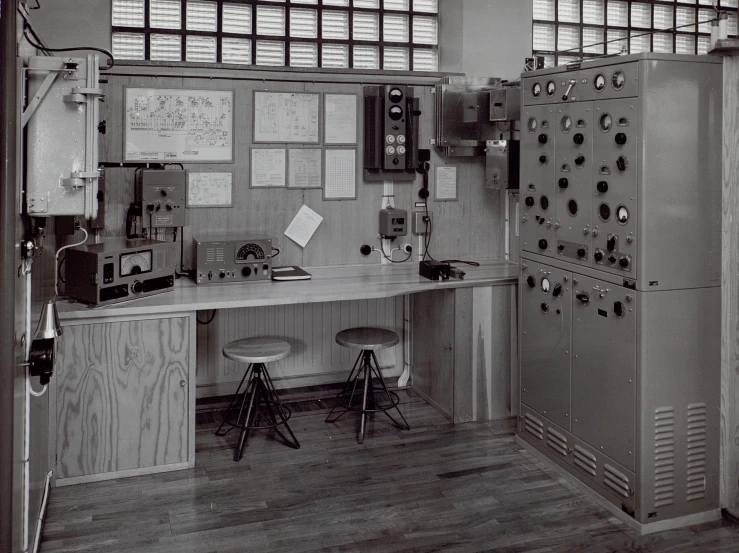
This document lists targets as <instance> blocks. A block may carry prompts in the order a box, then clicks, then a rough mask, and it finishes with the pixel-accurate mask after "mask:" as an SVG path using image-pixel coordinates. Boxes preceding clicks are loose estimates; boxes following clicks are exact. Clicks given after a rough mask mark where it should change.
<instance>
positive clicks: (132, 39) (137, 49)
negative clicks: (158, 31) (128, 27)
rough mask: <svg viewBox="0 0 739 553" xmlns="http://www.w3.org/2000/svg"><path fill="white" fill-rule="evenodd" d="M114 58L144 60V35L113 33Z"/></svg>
mask: <svg viewBox="0 0 739 553" xmlns="http://www.w3.org/2000/svg"><path fill="white" fill-rule="evenodd" d="M112 39H113V57H115V58H120V59H126V60H143V59H144V35H141V34H138V33H113V36H112Z"/></svg>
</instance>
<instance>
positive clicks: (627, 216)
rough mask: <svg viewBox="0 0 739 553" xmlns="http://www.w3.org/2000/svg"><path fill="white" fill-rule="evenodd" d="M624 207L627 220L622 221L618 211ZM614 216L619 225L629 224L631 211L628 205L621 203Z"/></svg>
mask: <svg viewBox="0 0 739 553" xmlns="http://www.w3.org/2000/svg"><path fill="white" fill-rule="evenodd" d="M622 209H623V210H625V211H626V220H625V221H623V222H622V221H621V219H620V218H619V216H618V212H619V211H621V210H622ZM614 218H615V219H616V222H617V223H618V224H619V225H621V226H624V225H627V224H629V220H630V219H631V212H630V211H629V208H628V207H626V206H625V205H623V204H621V205H619V206H618V207H617V208H616V211H615V212H614Z"/></svg>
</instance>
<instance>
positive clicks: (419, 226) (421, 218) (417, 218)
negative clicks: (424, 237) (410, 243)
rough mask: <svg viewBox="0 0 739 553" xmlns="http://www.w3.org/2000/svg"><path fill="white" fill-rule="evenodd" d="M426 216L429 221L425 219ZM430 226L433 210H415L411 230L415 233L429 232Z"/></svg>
mask: <svg viewBox="0 0 739 553" xmlns="http://www.w3.org/2000/svg"><path fill="white" fill-rule="evenodd" d="M426 217H428V222H426V221H425V218H426ZM430 228H431V212H427V211H414V212H413V218H412V224H411V231H412V232H413V234H428V233H429V229H430Z"/></svg>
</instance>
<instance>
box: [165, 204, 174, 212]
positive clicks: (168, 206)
mask: <svg viewBox="0 0 739 553" xmlns="http://www.w3.org/2000/svg"><path fill="white" fill-rule="evenodd" d="M165 207H166V208H167V211H172V209H173V208H172V204H166V205H165Z"/></svg>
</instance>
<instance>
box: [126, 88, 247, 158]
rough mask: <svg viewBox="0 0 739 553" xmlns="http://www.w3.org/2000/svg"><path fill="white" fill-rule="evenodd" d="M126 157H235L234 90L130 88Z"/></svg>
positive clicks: (127, 102)
mask: <svg viewBox="0 0 739 553" xmlns="http://www.w3.org/2000/svg"><path fill="white" fill-rule="evenodd" d="M124 125H125V126H124V130H125V134H124V153H123V159H124V161H161V162H171V163H176V162H233V91H230V90H180V89H164V88H161V89H160V88H126V111H125V113H124Z"/></svg>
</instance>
